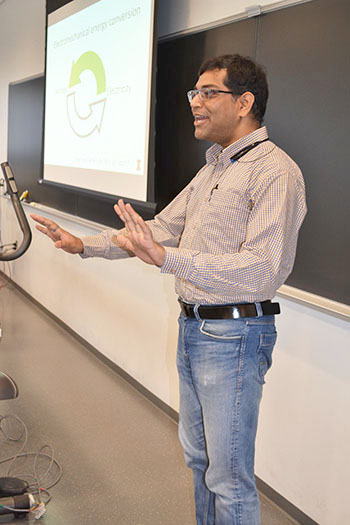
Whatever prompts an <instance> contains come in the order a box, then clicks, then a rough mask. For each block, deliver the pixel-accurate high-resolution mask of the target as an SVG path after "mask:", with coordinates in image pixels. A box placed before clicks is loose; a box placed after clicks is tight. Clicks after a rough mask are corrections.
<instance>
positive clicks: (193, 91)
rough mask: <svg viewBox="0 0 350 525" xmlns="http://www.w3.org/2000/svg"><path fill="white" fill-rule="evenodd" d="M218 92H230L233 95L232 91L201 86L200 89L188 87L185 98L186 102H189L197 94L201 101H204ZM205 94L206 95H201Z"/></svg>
mask: <svg viewBox="0 0 350 525" xmlns="http://www.w3.org/2000/svg"><path fill="white" fill-rule="evenodd" d="M218 93H224V94H231V95H234V92H233V91H224V90H222V89H213V88H201V89H190V90H189V91H187V93H186V95H187V99H188V102H189V103H190V104H191V102H192V100H193V99H194V98H195V97H196V96H197V95H199V98H200V99H201V101H202V102H205V101H206V100H210V99H211V97H212V96H213V95H217V94H218ZM204 94H206V96H203V95H204Z"/></svg>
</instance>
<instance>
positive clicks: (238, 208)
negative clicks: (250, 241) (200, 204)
mask: <svg viewBox="0 0 350 525" xmlns="http://www.w3.org/2000/svg"><path fill="white" fill-rule="evenodd" d="M249 212H250V208H249V203H248V201H247V199H246V198H245V196H244V195H241V194H240V193H238V192H237V191H234V190H229V189H226V190H223V189H216V190H213V192H212V195H211V198H210V200H209V201H208V202H207V205H206V207H205V210H204V213H203V216H202V224H203V227H204V228H205V229H206V231H208V232H210V236H211V237H212V239H213V240H214V241H215V242H217V243H218V245H219V246H220V248H221V251H224V252H225V251H227V250H229V251H234V252H236V251H238V250H239V248H240V245H241V244H242V242H244V240H245V238H246V231H247V222H248V217H249Z"/></svg>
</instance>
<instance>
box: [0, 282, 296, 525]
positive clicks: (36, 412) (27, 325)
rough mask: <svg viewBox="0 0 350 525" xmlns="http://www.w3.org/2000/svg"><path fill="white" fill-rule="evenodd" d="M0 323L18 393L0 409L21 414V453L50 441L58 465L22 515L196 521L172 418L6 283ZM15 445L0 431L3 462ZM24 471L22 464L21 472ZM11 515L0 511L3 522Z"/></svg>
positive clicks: (5, 362) (77, 520)
mask: <svg viewBox="0 0 350 525" xmlns="http://www.w3.org/2000/svg"><path fill="white" fill-rule="evenodd" d="M0 322H1V327H2V330H3V336H2V341H1V343H0V370H2V371H4V372H6V373H7V374H9V375H10V376H12V377H13V378H14V379H15V381H16V382H17V384H18V386H19V390H20V395H19V397H18V398H17V399H14V400H8V401H0V414H1V415H5V414H7V413H14V414H16V415H17V416H19V417H20V418H22V420H23V421H24V422H25V423H26V425H27V427H28V432H29V440H28V444H27V446H26V450H27V451H34V452H37V451H38V450H39V447H40V446H41V445H43V444H46V443H50V444H51V445H52V446H53V447H54V450H55V457H56V458H57V460H58V461H59V462H60V464H61V465H62V468H63V476H62V479H61V481H60V482H59V484H58V485H56V486H55V487H53V488H52V490H51V491H50V492H51V495H52V501H51V502H50V503H49V504H48V506H47V512H46V514H45V516H44V517H43V518H41V520H40V521H36V520H34V519H33V517H30V518H29V521H30V522H33V523H40V522H41V523H45V524H47V525H90V524H91V525H93V524H94V525H95V524H96V525H104V524H115V525H194V524H195V520H194V506H193V498H192V482H191V475H190V472H189V471H188V469H187V468H186V466H185V464H184V460H183V455H182V450H181V447H180V445H179V443H178V439H177V425H176V424H175V423H174V421H173V420H171V419H170V418H169V417H168V416H167V415H165V414H164V413H163V412H162V411H161V410H160V409H158V408H157V407H155V406H154V405H153V404H152V403H151V402H150V401H148V400H147V399H146V398H144V397H143V396H142V395H141V394H140V393H139V392H138V391H136V390H135V389H134V388H133V387H132V386H130V385H129V384H128V383H127V382H126V381H125V380H123V379H122V378H121V377H120V376H119V375H118V374H117V373H116V372H115V371H113V370H112V369H110V368H109V367H108V366H106V365H105V364H104V363H103V362H101V361H100V360H99V359H98V358H96V357H95V356H94V355H93V354H92V353H91V352H89V351H88V350H87V349H86V348H85V347H84V346H83V345H81V344H80V343H79V342H78V341H77V340H76V339H74V338H73V337H72V336H71V335H70V334H69V333H67V332H66V331H65V330H64V329H63V328H62V327H61V326H60V325H59V324H57V323H56V322H55V321H53V320H52V319H51V318H50V317H49V316H47V315H46V314H45V312H43V311H42V310H41V309H39V308H38V307H37V306H36V305H35V304H33V303H32V302H31V301H30V300H29V299H28V298H27V297H25V296H24V295H23V294H22V293H21V292H19V291H18V290H16V289H14V288H13V287H12V286H11V284H8V285H7V286H6V287H5V288H3V289H2V290H0ZM18 449H19V444H18V443H15V442H10V443H8V442H6V441H5V437H4V436H3V435H0V459H2V458H4V457H8V456H10V455H11V454H15V453H16V452H17V450H18ZM30 468H31V465H30V464H25V465H23V464H21V473H22V474H23V472H28V471H30ZM17 473H18V474H19V473H20V471H17ZM0 475H1V476H5V475H6V465H1V464H0ZM43 484H45V483H44V481H43ZM261 503H262V525H277V524H278V525H291V524H293V523H296V522H295V521H293V520H292V519H291V518H289V517H288V516H287V515H286V514H285V513H284V512H283V511H281V510H280V509H279V508H278V507H276V506H275V505H274V504H272V503H271V502H269V500H268V499H267V498H265V497H264V496H262V498H261ZM13 521H14V520H13V518H12V517H11V515H7V516H2V517H0V524H2V523H10V522H13Z"/></svg>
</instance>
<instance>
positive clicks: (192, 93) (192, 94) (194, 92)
mask: <svg viewBox="0 0 350 525" xmlns="http://www.w3.org/2000/svg"><path fill="white" fill-rule="evenodd" d="M196 95H197V90H196V89H191V90H190V91H187V98H188V101H189V103H190V104H191V102H192V100H193V99H194V97H195V96H196Z"/></svg>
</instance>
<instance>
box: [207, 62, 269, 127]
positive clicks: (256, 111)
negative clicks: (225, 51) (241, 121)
mask: <svg viewBox="0 0 350 525" xmlns="http://www.w3.org/2000/svg"><path fill="white" fill-rule="evenodd" d="M215 69H226V70H227V73H226V78H225V80H224V84H225V86H227V88H228V89H229V90H230V91H232V92H233V93H234V95H242V93H245V92H246V91H250V92H251V93H253V95H254V97H255V101H254V104H253V107H252V109H251V113H252V114H253V116H254V118H255V120H257V121H258V122H259V124H262V122H263V120H264V115H265V110H266V103H267V99H268V96H269V89H268V86H267V80H266V75H265V72H264V70H263V68H262V67H261V66H259V65H258V64H256V63H255V62H254V61H253V60H251V59H250V58H248V57H243V56H241V55H237V54H236V55H222V56H219V57H216V58H210V59H209V60H206V61H205V62H203V64H202V65H201V67H200V68H199V72H198V76H200V75H202V74H203V73H204V72H205V71H214V70H215Z"/></svg>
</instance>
